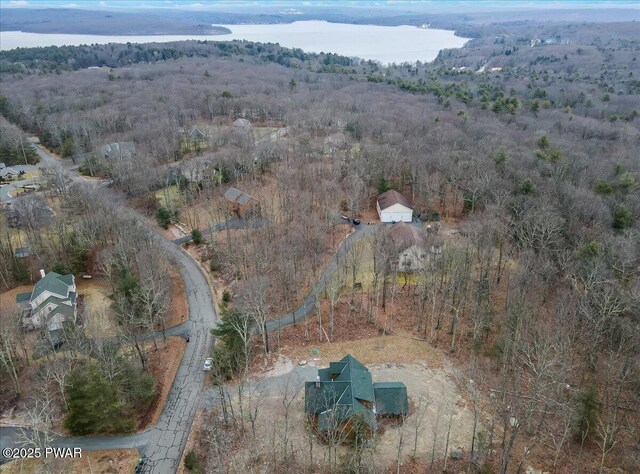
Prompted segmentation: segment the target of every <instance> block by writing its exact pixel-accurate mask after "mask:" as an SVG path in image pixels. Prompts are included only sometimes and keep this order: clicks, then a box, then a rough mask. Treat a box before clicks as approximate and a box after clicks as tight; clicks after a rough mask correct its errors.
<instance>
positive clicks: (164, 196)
mask: <svg viewBox="0 0 640 474" xmlns="http://www.w3.org/2000/svg"><path fill="white" fill-rule="evenodd" d="M155 196H156V199H157V200H158V202H160V205H161V206H162V207H166V208H175V207H180V206H181V205H182V203H183V202H182V201H183V200H182V195H181V194H180V191H179V190H178V186H177V185H175V184H173V185H171V186H167V187H164V188H162V189H159V190H157V191H156V192H155Z"/></svg>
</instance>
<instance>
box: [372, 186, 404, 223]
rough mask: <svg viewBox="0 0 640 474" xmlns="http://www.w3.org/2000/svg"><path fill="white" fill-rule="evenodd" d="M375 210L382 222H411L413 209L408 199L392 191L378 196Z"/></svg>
mask: <svg viewBox="0 0 640 474" xmlns="http://www.w3.org/2000/svg"><path fill="white" fill-rule="evenodd" d="M376 208H377V210H378V215H379V216H380V221H382V222H411V221H412V220H413V207H411V203H410V202H409V199H407V198H406V197H405V196H404V195H402V194H400V193H399V192H398V191H396V190H394V189H390V190H389V191H387V192H384V193H382V194H380V195H379V196H378V199H377V200H376Z"/></svg>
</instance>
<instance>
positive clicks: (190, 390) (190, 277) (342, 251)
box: [0, 147, 379, 474]
mask: <svg viewBox="0 0 640 474" xmlns="http://www.w3.org/2000/svg"><path fill="white" fill-rule="evenodd" d="M36 151H37V153H38V155H39V156H40V158H41V159H42V160H43V162H46V163H51V164H54V163H55V164H60V162H59V161H58V160H56V159H55V158H54V157H53V156H51V155H50V154H48V153H47V152H46V151H44V150H43V149H42V148H41V147H36ZM68 176H69V178H70V179H71V180H72V181H74V182H76V183H87V182H89V183H91V181H87V180H84V179H83V178H81V177H80V176H79V175H77V174H71V173H69V172H68ZM105 192H109V191H108V190H106V189H105ZM125 212H127V213H128V214H130V215H132V216H136V213H135V211H133V210H131V209H126V211H125ZM138 222H140V223H141V224H140V225H145V226H147V224H146V223H145V222H146V221H145V220H144V219H143V218H141V217H140V216H138ZM228 225H229V224H226V225H221V226H220V227H219V228H212V229H209V230H208V231H207V233H213V232H216V231H220V230H223V229H224V228H226V227H227V226H228ZM232 225H234V226H235V225H238V224H237V223H236V222H233V224H232ZM239 225H242V224H239ZM216 227H218V226H216ZM148 228H150V229H151V230H152V231H155V229H153V228H152V227H151V226H148ZM378 228H379V226H378V225H375V226H373V225H372V226H368V225H364V226H363V225H360V226H357V228H356V230H355V232H353V233H351V234H349V235H348V236H347V237H346V238H345V240H344V241H343V242H342V244H341V246H340V247H339V249H338V251H337V252H336V255H335V256H334V257H333V258H332V260H331V262H329V264H328V265H327V267H326V268H325V269H324V270H323V272H322V275H321V276H320V278H319V279H318V281H317V282H316V283H315V284H314V286H313V288H312V289H311V291H310V292H309V294H308V295H307V296H306V297H305V299H304V300H303V302H302V304H301V306H300V307H299V308H297V309H296V310H294V311H292V312H290V313H288V314H285V315H283V316H281V317H280V318H277V319H275V320H271V321H268V322H267V330H268V331H272V330H276V329H278V328H282V327H285V326H289V325H291V324H294V323H296V322H298V321H301V320H303V319H304V318H305V317H307V316H309V315H310V314H312V313H313V312H314V310H315V303H316V297H318V296H320V295H321V294H322V292H323V291H324V289H325V287H326V285H327V283H328V282H329V281H331V278H333V275H334V274H335V273H336V271H337V270H338V267H339V264H340V261H341V260H343V259H344V257H345V256H346V255H347V254H348V252H349V251H350V250H351V248H352V247H353V245H354V244H355V243H356V242H358V241H359V240H360V239H362V238H363V237H367V236H371V235H373V234H374V233H375V232H376V230H377V229H378ZM153 235H154V236H155V239H156V241H157V242H158V243H159V245H161V247H162V248H163V249H164V251H165V254H166V256H167V257H168V258H169V259H170V260H171V262H172V263H173V264H174V265H175V267H176V268H177V269H178V271H179V272H180V275H181V277H182V279H183V281H184V286H185V291H186V293H187V300H188V302H189V321H187V322H186V323H183V324H181V325H180V328H179V333H180V335H185V334H187V335H188V336H189V338H190V342H189V343H188V344H187V345H186V348H185V353H184V355H183V357H182V361H181V363H180V367H179V369H178V372H177V374H176V376H175V379H174V381H173V384H172V386H171V390H170V392H169V396H168V398H167V401H166V403H165V407H164V411H163V412H162V415H161V416H160V419H159V420H158V423H157V424H156V425H155V426H154V427H151V428H150V429H148V430H147V431H145V432H143V433H137V434H134V435H129V436H96V437H93V436H86V437H63V436H55V437H54V439H53V442H52V445H53V446H54V447H81V448H83V449H85V450H101V449H126V448H138V449H140V452H141V453H142V454H143V455H144V456H145V457H146V458H147V463H146V465H145V468H144V472H149V473H158V474H166V473H171V472H176V470H177V468H178V466H179V463H180V459H181V457H182V453H183V451H184V448H185V445H186V442H187V438H188V436H189V433H190V431H191V425H192V423H193V420H194V418H195V415H196V411H197V409H198V406H199V404H200V401H201V399H202V397H203V396H204V394H205V391H204V390H203V380H204V371H203V370H202V363H203V361H204V359H205V358H206V357H208V355H209V354H210V352H211V345H212V343H213V338H212V336H211V335H210V333H209V330H210V329H211V328H212V327H213V326H214V325H215V323H216V320H217V317H216V313H215V309H214V308H215V306H214V300H213V296H212V294H211V290H210V287H209V284H208V281H207V278H206V277H205V275H204V273H203V271H202V269H201V267H200V266H199V265H198V264H197V263H196V262H195V261H194V260H193V259H192V258H191V257H190V256H189V254H188V253H187V252H186V251H185V250H184V249H182V247H180V244H182V243H184V242H187V241H189V240H190V238H189V237H186V238H182V239H177V240H176V241H173V242H172V241H169V240H166V239H165V238H164V237H162V236H160V235H159V234H158V233H156V232H154V233H153ZM176 331H178V329H177V328H176ZM19 434H20V429H19V428H16V427H11V426H0V445H1V446H2V447H3V448H4V447H7V446H18V445H20V436H19ZM2 461H6V460H4V459H2V458H1V457H0V463H1V462H2Z"/></svg>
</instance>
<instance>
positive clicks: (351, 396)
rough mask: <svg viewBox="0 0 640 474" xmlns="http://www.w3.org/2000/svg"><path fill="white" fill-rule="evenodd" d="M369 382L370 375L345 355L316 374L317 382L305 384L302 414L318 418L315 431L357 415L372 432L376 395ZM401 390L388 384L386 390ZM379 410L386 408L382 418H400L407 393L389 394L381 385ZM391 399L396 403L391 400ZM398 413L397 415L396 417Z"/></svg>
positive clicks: (370, 381) (334, 425) (396, 391)
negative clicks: (303, 411)
mask: <svg viewBox="0 0 640 474" xmlns="http://www.w3.org/2000/svg"><path fill="white" fill-rule="evenodd" d="M376 385H377V384H374V383H373V381H372V379H371V372H369V369H367V368H366V367H365V366H364V365H362V364H361V363H360V362H358V361H357V360H356V359H355V358H354V357H353V356H351V355H347V356H345V357H344V358H342V359H341V360H340V361H338V362H331V363H330V364H329V367H327V368H325V369H320V370H318V380H316V381H315V382H307V383H305V412H306V413H313V414H316V415H318V429H319V430H328V429H331V428H336V427H337V426H336V425H340V424H342V423H343V422H345V421H346V420H348V419H349V418H351V417H352V416H354V415H361V416H362V417H363V420H364V421H365V422H366V423H367V424H368V425H369V427H370V428H371V429H372V430H375V429H376V426H377V425H376V419H375V413H374V412H373V410H372V408H373V406H374V403H377V400H378V398H379V397H378V394H377V393H376V392H375V387H376ZM398 386H402V387H404V384H401V383H392V384H390V386H389V387H398ZM381 387H382V389H383V391H384V393H383V394H381V395H380V399H381V406H388V407H389V408H388V409H387V411H385V412H384V414H403V413H406V409H405V411H402V409H403V408H402V407H405V406H406V407H408V402H407V391H406V388H404V391H402V390H397V389H394V390H389V389H388V388H387V385H385V384H382V385H381ZM394 396H397V397H400V400H392V398H393V397H394ZM396 412H398V413H396Z"/></svg>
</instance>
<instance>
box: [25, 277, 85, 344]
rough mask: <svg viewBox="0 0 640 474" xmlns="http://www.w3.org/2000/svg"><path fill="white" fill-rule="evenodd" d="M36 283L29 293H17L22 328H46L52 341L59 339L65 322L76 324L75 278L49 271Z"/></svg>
mask: <svg viewBox="0 0 640 474" xmlns="http://www.w3.org/2000/svg"><path fill="white" fill-rule="evenodd" d="M40 273H41V276H42V278H41V279H40V280H39V281H38V282H37V283H36V284H35V286H34V287H33V290H32V291H31V293H19V294H18V295H16V303H18V306H19V307H20V310H21V321H22V325H23V327H24V328H25V329H41V328H44V329H46V330H47V333H48V337H49V339H50V340H51V342H52V343H55V342H56V341H59V340H60V339H61V334H62V331H63V326H64V324H68V323H71V324H75V323H76V317H77V304H76V298H77V290H76V280H75V277H74V276H73V275H72V274H68V275H60V274H59V273H56V272H49V273H47V274H46V275H45V272H44V270H40Z"/></svg>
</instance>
